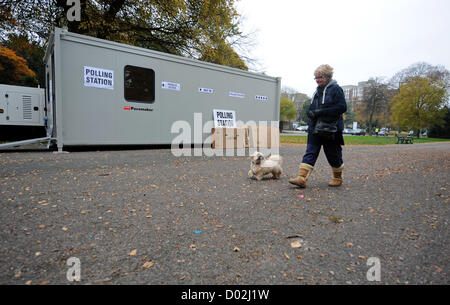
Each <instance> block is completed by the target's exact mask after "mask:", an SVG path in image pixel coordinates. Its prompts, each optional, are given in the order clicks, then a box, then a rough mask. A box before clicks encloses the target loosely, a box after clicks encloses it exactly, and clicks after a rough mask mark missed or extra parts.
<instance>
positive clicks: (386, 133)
mask: <svg viewBox="0 0 450 305" xmlns="http://www.w3.org/2000/svg"><path fill="white" fill-rule="evenodd" d="M378 135H379V136H385V137H387V136H388V135H389V131H388V130H387V128H381V129H380V131H379V132H378Z"/></svg>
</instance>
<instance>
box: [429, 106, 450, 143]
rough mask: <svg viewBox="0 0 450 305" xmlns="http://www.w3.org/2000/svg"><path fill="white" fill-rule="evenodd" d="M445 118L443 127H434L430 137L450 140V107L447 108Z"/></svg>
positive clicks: (431, 129)
mask: <svg viewBox="0 0 450 305" xmlns="http://www.w3.org/2000/svg"><path fill="white" fill-rule="evenodd" d="M444 108H445V117H444V122H445V123H444V124H443V125H440V126H439V125H438V126H436V125H433V126H431V128H430V132H429V133H428V136H429V137H431V138H443V139H450V107H448V106H445V107H444Z"/></svg>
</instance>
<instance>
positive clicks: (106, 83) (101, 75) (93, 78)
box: [83, 66, 114, 90]
mask: <svg viewBox="0 0 450 305" xmlns="http://www.w3.org/2000/svg"><path fill="white" fill-rule="evenodd" d="M83 75H84V86H85V87H94V88H101V89H109V90H114V71H112V70H105V69H101V68H94V67H88V66H84V73H83Z"/></svg>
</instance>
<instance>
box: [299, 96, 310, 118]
mask: <svg viewBox="0 0 450 305" xmlns="http://www.w3.org/2000/svg"><path fill="white" fill-rule="evenodd" d="M309 106H311V99H307V100H306V101H305V102H304V103H303V105H302V109H301V110H300V116H299V118H298V120H299V121H300V122H302V121H303V122H305V123H307V122H308V120H309V118H308V110H309Z"/></svg>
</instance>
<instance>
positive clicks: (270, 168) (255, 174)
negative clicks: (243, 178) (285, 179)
mask: <svg viewBox="0 0 450 305" xmlns="http://www.w3.org/2000/svg"><path fill="white" fill-rule="evenodd" d="M250 160H251V161H252V162H251V164H250V171H249V172H248V176H249V177H250V178H256V180H258V181H260V180H261V179H262V178H263V177H264V176H265V175H267V174H272V176H273V177H274V178H276V179H278V178H279V177H280V176H281V174H282V173H283V169H282V168H281V164H282V163H283V159H282V158H281V156H280V155H273V156H269V157H264V155H263V154H262V153H260V152H258V151H256V152H254V153H253V154H252V155H251V156H250Z"/></svg>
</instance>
